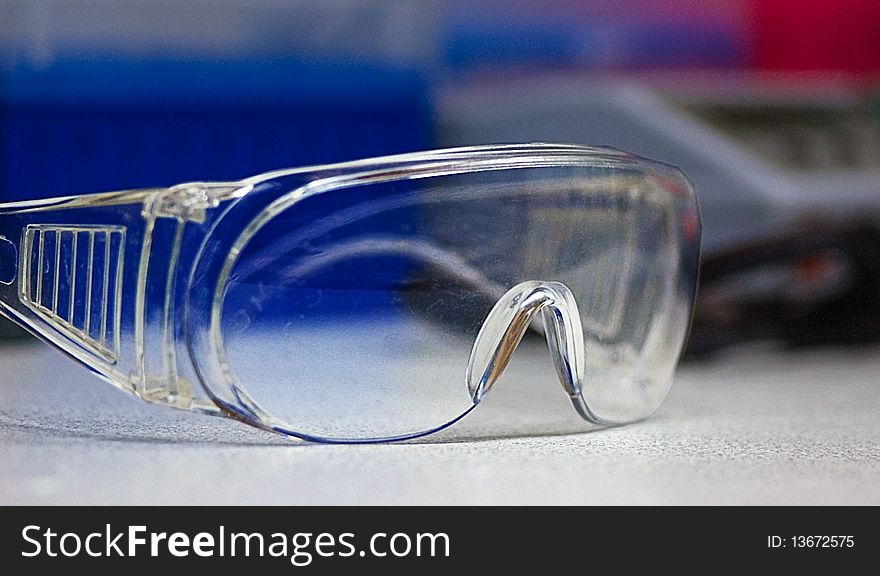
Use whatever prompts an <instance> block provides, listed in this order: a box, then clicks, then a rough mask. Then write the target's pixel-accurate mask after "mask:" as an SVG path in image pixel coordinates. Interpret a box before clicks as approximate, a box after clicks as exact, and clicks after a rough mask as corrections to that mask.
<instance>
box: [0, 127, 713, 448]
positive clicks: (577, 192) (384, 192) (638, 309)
mask: <svg viewBox="0 0 880 576" xmlns="http://www.w3.org/2000/svg"><path fill="white" fill-rule="evenodd" d="M699 241H700V221H699V214H698V210H697V204H696V201H695V197H694V193H693V190H692V188H691V186H690V184H689V183H688V182H687V180H686V179H685V178H684V177H683V175H682V174H681V173H680V172H679V171H678V170H676V169H674V168H672V167H669V166H666V165H663V164H659V163H655V162H651V161H647V160H644V159H641V158H637V157H634V156H631V155H629V154H626V153H623V152H619V151H616V150H612V149H605V148H588V147H582V146H572V145H550V144H528V145H507V146H492V147H472V148H457V149H449V150H440V151H432V152H423V153H416V154H406V155H400V156H391V157H385V158H377V159H371V160H362V161H356V162H347V163H343V164H334V165H327V166H318V167H308V168H300V169H291V170H280V171H276V172H270V173H267V174H262V175H259V176H255V177H253V178H248V179H245V180H241V181H238V182H220V183H213V182H205V183H201V182H199V183H188V184H181V185H179V186H174V187H171V188H167V189H148V190H137V191H126V192H113V193H105V194H96V195H89V196H80V197H71V198H61V199H53V200H44V201H34V202H24V203H15V204H6V205H0V311H2V313H3V314H4V315H6V316H8V317H9V318H11V319H13V320H15V321H16V322H18V323H19V324H21V325H22V326H24V327H25V328H27V329H28V330H30V331H31V332H32V333H34V334H35V335H36V336H38V337H40V338H41V339H42V340H44V341H45V342H47V343H49V344H51V345H52V346H54V347H56V348H58V349H59V350H61V351H62V352H64V353H66V354H67V355H68V356H70V357H71V358H73V359H74V360H76V361H78V362H79V363H81V364H83V365H85V366H86V367H88V368H89V369H90V370H92V371H93V372H94V373H95V374H97V375H98V376H99V377H101V378H102V379H104V380H106V381H108V382H110V383H111V384H113V385H114V386H116V387H118V388H121V389H122V390H125V391H127V392H130V393H133V394H135V395H137V396H138V397H140V398H143V399H144V400H148V401H150V402H155V403H160V404H166V405H168V406H173V407H175V408H182V409H187V410H192V411H196V412H202V413H207V414H214V415H221V416H226V417H230V418H233V419H235V420H239V421H241V422H245V423H247V424H250V425H253V426H256V427H259V428H262V429H265V430H271V431H275V432H279V433H282V434H286V435H290V436H295V437H299V438H303V439H307V440H313V441H323V442H369V441H382V440H400V439H406V438H413V437H417V436H421V435H425V434H429V433H432V432H436V431H438V430H441V429H443V428H445V427H447V426H449V425H450V424H452V423H455V422H456V421H458V420H460V419H461V418H462V417H464V416H465V415H468V414H469V413H470V412H472V411H474V408H475V407H476V406H478V405H481V404H490V403H491V400H492V397H493V395H495V394H497V392H496V390H497V391H501V390H502V389H504V388H509V389H510V390H511V391H516V393H515V394H513V395H512V396H510V397H509V398H508V401H509V405H510V406H512V408H511V411H510V412H509V413H507V415H506V416H502V417H501V420H506V421H512V420H516V419H523V420H524V421H528V422H529V425H530V426H531V428H530V430H532V431H533V432H535V433H541V432H553V431H558V430H564V431H576V430H587V429H591V428H595V427H600V426H609V425H618V424H624V423H628V422H633V421H636V420H640V419H643V418H645V417H647V416H649V415H650V414H651V413H652V412H654V411H655V410H656V409H657V408H658V406H659V405H660V403H661V402H662V401H663V398H664V397H665V396H666V393H667V391H668V390H669V387H670V384H671V381H672V375H673V371H674V368H675V366H676V363H677V360H678V357H679V355H680V353H681V351H682V347H683V344H684V341H685V337H686V333H687V329H688V323H689V319H690V313H691V307H692V303H693V298H694V291H695V285H696V278H697V266H698V260H699ZM548 351H549V354H548ZM11 377H14V376H13V375H7V378H11ZM560 385H561V386H560ZM532 394H537V396H531V395H532ZM558 401H562V404H563V405H562V406H561V407H560V406H559V403H558ZM551 405H552V407H553V409H552V410H551V411H550V412H551V414H550V415H549V416H548V417H547V419H546V420H541V419H540V418H538V417H536V416H535V415H536V414H539V413H541V412H542V411H546V409H547V408H548V407H550V406H551ZM505 406H507V404H499V405H498V408H504V407H505ZM557 408H558V410H557ZM477 412H480V410H477V411H475V413H477ZM502 414H504V411H503V410H502ZM541 418H543V416H542V417H541ZM572 419H573V420H574V421H576V423H577V424H574V425H571V423H572ZM563 420H564V421H565V422H566V425H565V426H564V427H561V428H560V427H559V426H558V423H559V422H561V421H563Z"/></svg>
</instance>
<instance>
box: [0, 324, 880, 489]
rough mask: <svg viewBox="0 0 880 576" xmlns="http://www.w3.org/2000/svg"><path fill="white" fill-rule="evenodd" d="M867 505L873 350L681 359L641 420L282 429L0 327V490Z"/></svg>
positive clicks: (872, 461)
mask: <svg viewBox="0 0 880 576" xmlns="http://www.w3.org/2000/svg"><path fill="white" fill-rule="evenodd" d="M184 503H192V504H224V503H227V504H444V505H448V504H875V505H876V504H880V349H878V348H873V349H868V350H860V351H839V350H838V351H828V350H826V351H810V352H797V353H792V352H787V353H769V352H766V351H756V350H751V351H745V350H741V351H738V352H737V353H733V354H730V355H727V356H726V357H723V358H720V359H716V360H714V361H712V362H708V363H701V364H690V365H686V366H685V367H683V369H681V371H680V372H679V376H678V378H677V380H676V384H675V386H674V387H673V391H672V393H671V394H670V396H669V398H668V399H667V401H666V403H665V404H664V406H663V407H662V408H661V410H660V411H659V412H658V413H657V414H656V415H655V416H654V417H653V418H652V419H650V420H648V421H646V422H643V423H639V424H636V425H631V426H627V427H621V428H617V429H613V430H603V431H598V432H592V433H586V434H568V435H556V436H543V437H541V436H532V435H529V434H526V433H524V434H507V437H505V438H493V437H491V436H490V435H488V434H486V433H476V432H474V431H469V432H465V433H463V434H458V435H455V434H452V435H448V436H447V437H446V438H445V439H443V441H440V442H438V441H431V440H423V441H420V442H412V443H404V444H388V445H370V446H323V445H311V444H294V443H291V442H290V441H288V440H286V439H284V438H281V437H275V436H273V435H271V434H267V433H264V432H261V431H258V430H253V429H250V428H248V427H246V426H243V425H240V424H236V423H233V422H230V421H226V420H222V419H219V418H210V417H206V416H199V415H195V414H189V413H185V412H177V411H172V410H168V409H167V408H162V407H157V406H151V405H148V404H146V403H142V402H138V401H136V400H134V399H132V398H130V397H129V396H127V395H125V394H123V393H121V392H118V391H117V390H115V389H113V388H112V387H110V386H108V385H106V384H104V383H102V382H100V381H98V380H96V379H95V378H94V377H92V376H91V375H90V374H89V373H88V372H87V371H86V370H84V369H82V368H80V367H78V366H76V365H74V364H73V363H71V362H69V361H68V360H66V359H64V358H63V357H61V356H60V355H59V354H57V353H55V352H54V351H52V350H50V349H48V348H46V347H44V346H43V345H40V344H38V343H36V342H30V341H26V342H19V343H13V344H10V343H8V342H6V343H0V504H184Z"/></svg>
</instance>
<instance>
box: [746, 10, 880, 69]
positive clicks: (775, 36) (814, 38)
mask: <svg viewBox="0 0 880 576" xmlns="http://www.w3.org/2000/svg"><path fill="white" fill-rule="evenodd" d="M752 14H753V17H754V26H755V37H754V49H755V52H754V64H755V66H756V67H758V68H763V69H767V70H803V71H807V70H836V71H846V72H878V71H880V1H878V0H753V1H752Z"/></svg>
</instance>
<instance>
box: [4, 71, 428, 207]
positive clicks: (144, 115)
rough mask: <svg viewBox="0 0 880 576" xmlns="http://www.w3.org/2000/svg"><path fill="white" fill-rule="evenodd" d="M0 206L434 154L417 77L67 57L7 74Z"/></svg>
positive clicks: (394, 73)
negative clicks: (395, 155) (377, 157)
mask: <svg viewBox="0 0 880 576" xmlns="http://www.w3.org/2000/svg"><path fill="white" fill-rule="evenodd" d="M0 115H2V116H0V118H2V126H0V130H2V149H0V150H2V152H0V154H2V156H0V163H2V164H0V200H3V201H9V200H18V199H29V198H39V197H48V196H61V195H70V194H79V193H85V192H96V191H104V190H117V189H127V188H138V187H151V186H167V185H172V184H175V183H179V182H183V181H188V180H223V179H237V178H242V177H245V176H250V175H253V174H256V173H258V172H262V171H266V170H270V169H274V168H282V167H290V166H297V165H302V164H311V163H321V162H331V161H338V160H346V159H353V158H357V157H367V156H375V155H381V154H388V153H394V152H402V151H408V150H416V149H423V148H427V147H429V146H430V144H431V140H432V137H431V124H430V122H431V119H430V112H429V104H428V99H427V90H426V87H425V81H424V79H423V77H422V75H421V74H420V73H418V72H417V71H414V70H411V69H406V68H402V67H393V66H388V65H383V64H381V63H362V62H359V63H352V62H345V61H342V60H337V61H332V60H331V61H305V60H302V59H293V58H271V59H259V60H257V59H244V60H231V61H224V60H203V61H186V60H146V59H141V60H132V59H109V58H107V59H59V60H56V61H54V62H53V63H52V64H51V65H49V66H47V67H37V66H30V65H27V64H21V63H19V64H17V65H15V66H12V67H9V68H8V69H7V70H5V71H4V72H3V74H2V87H0Z"/></svg>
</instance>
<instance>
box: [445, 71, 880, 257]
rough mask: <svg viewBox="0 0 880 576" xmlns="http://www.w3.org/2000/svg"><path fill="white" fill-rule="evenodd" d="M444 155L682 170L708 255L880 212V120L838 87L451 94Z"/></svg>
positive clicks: (684, 79)
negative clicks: (562, 151)
mask: <svg viewBox="0 0 880 576" xmlns="http://www.w3.org/2000/svg"><path fill="white" fill-rule="evenodd" d="M439 109H440V130H439V137H440V140H441V142H440V143H441V144H442V145H444V146H450V145H466V144H473V143H478V142H479V143H487V142H527V141H543V140H546V141H558V142H575V143H581V144H594V145H607V146H614V147H617V148H621V149H624V150H627V151H629V152H633V153H635V154H639V155H641V156H646V157H648V158H652V159H655V160H660V161H662V162H667V163H669V164H674V165H676V166H678V167H680V168H681V169H682V170H684V172H685V173H686V174H687V175H688V176H689V177H690V178H691V180H692V181H693V182H694V185H695V187H696V190H697V194H698V197H699V200H700V208H701V212H702V217H703V250H704V251H706V252H710V253H711V252H713V251H715V250H718V249H722V248H726V247H729V246H732V245H736V244H738V243H740V242H742V241H745V240H749V239H751V238H754V237H759V236H762V235H764V234H767V233H769V232H771V231H775V230H778V229H780V228H782V227H786V226H788V225H790V224H791V223H792V222H795V221H798V220H800V219H802V218H804V217H805V215H811V216H815V215H816V214H827V215H828V216H829V217H831V216H837V215H840V214H851V213H853V212H858V213H859V214H860V216H862V217H863V218H864V217H867V216H869V215H870V214H873V216H874V217H876V215H877V213H878V211H880V118H878V115H877V111H876V110H874V109H872V108H871V103H870V99H869V97H868V95H867V94H863V93H862V92H860V91H858V90H854V89H851V88H850V87H849V86H848V84H847V83H846V81H845V80H842V79H840V78H837V77H835V78H831V77H824V78H816V77H810V78H806V77H794V76H767V77H753V76H745V75H731V74H700V75H695V74H690V75H681V74H674V75H667V74H655V75H649V76H644V77H640V78H639V80H638V81H636V80H634V79H632V78H621V77H617V76H610V77H604V76H599V77H586V78H585V77H583V76H576V75H574V74H572V73H565V74H558V75H541V76H525V77H517V78H513V79H511V78H501V79H488V80H487V79H483V80H480V81H477V82H472V83H469V84H462V85H455V86H450V87H448V88H447V89H446V91H445V92H444V94H443V96H442V98H441V99H440V102H439Z"/></svg>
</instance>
